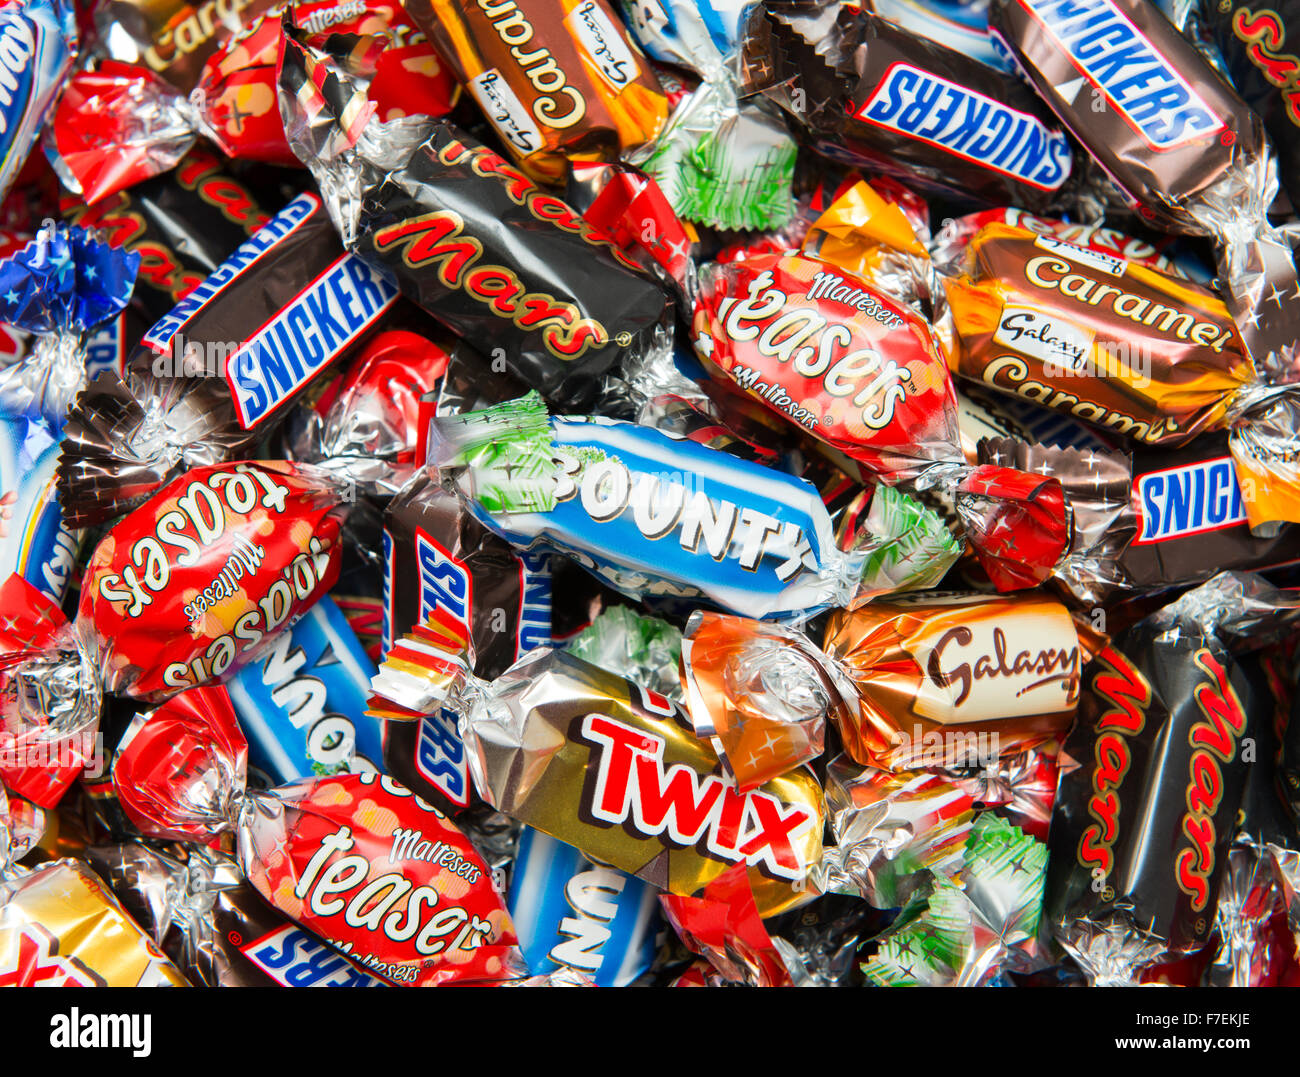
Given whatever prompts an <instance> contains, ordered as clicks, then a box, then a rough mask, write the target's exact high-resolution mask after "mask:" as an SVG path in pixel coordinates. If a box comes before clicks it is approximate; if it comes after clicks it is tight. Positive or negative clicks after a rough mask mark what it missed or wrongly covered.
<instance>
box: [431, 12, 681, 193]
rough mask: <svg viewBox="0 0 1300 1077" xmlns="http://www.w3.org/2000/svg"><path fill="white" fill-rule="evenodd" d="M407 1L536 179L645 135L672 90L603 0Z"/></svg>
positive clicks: (661, 116)
mask: <svg viewBox="0 0 1300 1077" xmlns="http://www.w3.org/2000/svg"><path fill="white" fill-rule="evenodd" d="M406 10H407V12H408V13H409V14H410V16H411V18H412V19H414V20H415V22H416V25H418V26H419V27H420V28H421V29H422V30H424V31H425V33H427V34H428V35H429V38H430V40H431V41H433V42H434V44H435V45H436V46H437V47H438V49H439V50H440V51H441V52H442V54H443V55H444V56H446V57H447V59H448V61H449V62H450V63H451V64H452V66H453V68H454V69H455V71H456V75H457V77H458V78H459V79H460V81H461V82H463V83H464V84H465V86H466V88H467V89H468V90H469V92H470V95H471V96H472V97H474V99H475V100H476V101H477V102H478V103H479V105H480V107H481V108H482V109H483V112H484V115H486V116H487V118H488V120H489V121H491V123H492V126H493V127H495V128H496V131H497V134H498V135H500V136H501V140H502V142H503V143H504V144H505V145H506V146H507V147H508V148H509V149H510V151H511V153H512V154H513V155H514V157H515V159H516V160H517V161H518V162H519V163H520V164H521V165H522V166H523V167H524V169H525V171H527V172H528V174H529V175H530V176H531V177H532V178H533V179H535V180H538V181H542V182H550V183H558V182H561V181H563V180H564V178H565V176H566V173H567V171H568V160H586V161H613V160H617V159H618V157H619V155H620V153H621V152H622V151H623V150H626V149H631V148H632V147H634V146H638V145H640V144H641V143H644V142H648V141H650V140H651V139H652V138H654V137H655V135H657V134H658V133H659V130H660V128H662V127H663V124H664V121H665V120H666V119H667V118H668V99H667V97H666V96H665V95H664V92H663V90H661V89H660V87H659V82H658V80H657V79H656V78H655V76H654V72H653V71H651V69H650V64H649V62H648V61H647V60H646V57H645V56H644V55H643V54H642V53H641V50H640V49H639V48H637V46H636V45H635V44H634V43H633V41H632V40H631V38H630V37H629V35H628V34H627V31H626V30H625V29H624V28H623V24H622V21H621V20H620V19H619V17H618V16H617V15H615V14H614V13H613V11H611V10H610V8H609V6H608V4H606V3H605V0H482V2H477V3H476V2H473V0H410V2H408V3H407V5H406Z"/></svg>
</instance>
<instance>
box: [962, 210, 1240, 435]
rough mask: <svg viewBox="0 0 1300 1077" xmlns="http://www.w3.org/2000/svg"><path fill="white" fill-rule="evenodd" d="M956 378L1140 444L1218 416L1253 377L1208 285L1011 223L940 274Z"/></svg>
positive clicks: (1218, 424) (987, 232)
mask: <svg viewBox="0 0 1300 1077" xmlns="http://www.w3.org/2000/svg"><path fill="white" fill-rule="evenodd" d="M944 283H945V288H946V291H947V295H948V302H949V304H950V306H951V309H952V317H953V322H954V326H955V329H956V334H957V340H958V348H957V355H956V369H957V372H958V373H959V374H961V375H962V376H963V377H966V378H970V379H972V380H973V381H979V382H982V383H984V384H985V385H988V386H990V387H991V388H994V389H997V390H999V391H1001V392H1005V393H1011V394H1015V395H1017V396H1019V397H1021V398H1022V399H1025V400H1029V401H1032V402H1033V403H1035V404H1041V405H1043V406H1045V407H1050V408H1052V409H1054V410H1056V411H1061V412H1064V413H1066V414H1069V415H1072V416H1074V417H1075V418H1078V419H1082V420H1084V421H1085V422H1088V423H1091V424H1092V425H1094V426H1097V427H1099V428H1101V429H1102V430H1104V431H1107V432H1109V433H1112V434H1122V435H1125V436H1127V437H1129V438H1132V439H1134V440H1135V441H1138V442H1145V443H1146V444H1150V445H1164V446H1174V445H1179V444H1182V443H1184V442H1186V441H1187V440H1189V439H1190V438H1192V437H1194V436H1196V435H1197V434H1199V433H1201V432H1203V431H1206V430H1215V429H1221V428H1223V426H1224V425H1225V423H1226V420H1227V416H1228V412H1229V408H1230V405H1231V403H1232V401H1233V398H1234V395H1235V394H1237V393H1238V392H1239V391H1240V390H1242V389H1243V388H1245V387H1246V386H1248V385H1251V384H1253V383H1255V382H1256V381H1257V375H1256V371H1255V368H1254V366H1253V364H1252V363H1251V360H1250V359H1249V357H1248V356H1247V354H1246V351H1245V348H1244V345H1243V344H1242V341H1241V338H1240V336H1239V335H1238V333H1237V329H1236V326H1235V325H1234V323H1233V320H1232V317H1231V315H1230V314H1229V313H1228V309H1227V307H1226V306H1225V305H1224V303H1223V301H1222V300H1221V299H1220V298H1219V297H1218V296H1217V295H1216V294H1215V293H1214V292H1212V291H1210V290H1209V289H1208V288H1204V287H1202V286H1201V285H1198V284H1194V283H1192V282H1190V281H1186V280H1179V279H1176V278H1173V277H1169V276H1166V275H1164V274H1162V273H1160V272H1159V271H1158V270H1155V269H1151V268H1149V267H1147V266H1142V265H1137V264H1135V263H1132V262H1126V261H1124V260H1123V259H1121V258H1113V257H1110V256H1108V255H1104V254H1101V253H1098V252H1094V251H1090V250H1087V249H1085V248H1082V247H1076V246H1074V245H1073V244H1069V243H1062V242H1060V241H1059V240H1055V239H1051V238H1050V237H1045V236H1036V235H1034V234H1033V233H1032V232H1029V231H1026V230H1025V229H1021V228H1016V227H1013V226H1011V225H1003V224H992V225H989V226H988V227H986V228H984V229H982V230H981V231H980V232H979V234H978V235H977V236H976V237H975V238H974V239H973V240H972V241H971V244H970V247H969V248H968V250H967V260H966V264H965V266H964V271H963V273H962V275H961V276H959V277H956V278H950V279H948V280H946V281H945V282H944Z"/></svg>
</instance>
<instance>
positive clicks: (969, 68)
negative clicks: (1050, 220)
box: [743, 0, 1072, 210]
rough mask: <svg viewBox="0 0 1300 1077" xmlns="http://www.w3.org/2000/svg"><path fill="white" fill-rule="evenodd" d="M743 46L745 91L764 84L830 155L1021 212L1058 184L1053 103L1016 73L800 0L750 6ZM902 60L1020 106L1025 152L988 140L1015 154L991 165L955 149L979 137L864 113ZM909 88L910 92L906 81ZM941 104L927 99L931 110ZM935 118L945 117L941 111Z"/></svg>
mask: <svg viewBox="0 0 1300 1077" xmlns="http://www.w3.org/2000/svg"><path fill="white" fill-rule="evenodd" d="M743 55H744V89H745V91H746V92H749V93H757V92H762V93H763V94H764V95H765V96H767V97H768V98H769V99H771V100H772V101H773V102H775V103H776V104H777V105H779V106H780V107H781V108H782V109H784V110H785V111H786V112H787V113H788V115H789V116H790V118H791V119H792V120H793V121H794V122H795V123H796V124H798V125H799V126H800V127H802V128H803V129H804V131H805V132H806V133H807V135H808V140H809V142H810V144H811V146H812V148H813V149H815V150H817V151H818V152H819V153H821V154H823V155H824V156H826V157H829V158H830V159H832V160H834V161H837V162H848V163H850V164H853V165H855V166H858V167H863V168H868V169H871V170H873V171H881V172H886V173H888V174H890V175H893V176H896V177H897V178H899V179H901V180H903V181H904V182H906V183H909V184H916V183H921V184H924V185H926V186H927V187H930V188H932V189H937V190H940V191H943V192H945V193H948V194H952V195H955V196H956V197H958V198H961V199H967V200H968V199H971V198H976V199H979V200H981V201H984V202H988V203H991V204H994V205H1015V206H1023V207H1025V208H1027V209H1030V210H1044V209H1046V208H1047V207H1048V206H1049V205H1051V204H1052V202H1053V200H1054V199H1055V198H1056V196H1057V194H1058V193H1059V192H1060V191H1061V189H1062V187H1063V186H1064V185H1065V184H1066V183H1067V182H1068V178H1069V175H1070V171H1071V164H1072V160H1071V148H1070V146H1069V144H1068V142H1067V141H1066V139H1065V137H1064V135H1063V134H1062V132H1061V130H1060V128H1059V127H1058V126H1057V125H1056V124H1055V123H1054V122H1053V119H1052V116H1051V113H1050V112H1048V110H1047V109H1046V108H1044V107H1043V104H1042V102H1041V101H1039V100H1038V98H1037V97H1036V96H1035V95H1034V94H1033V93H1031V92H1029V91H1028V90H1027V89H1026V87H1025V86H1024V85H1023V84H1022V83H1021V82H1020V81H1019V80H1018V79H1017V78H1015V76H1013V75H1009V74H1006V73H1004V72H1001V71H996V70H994V69H993V68H991V67H988V66H987V65H985V64H982V63H980V62H979V61H978V60H974V59H971V58H970V57H968V56H966V55H964V54H962V53H961V52H958V51H957V50H955V49H950V48H948V47H947V46H945V45H942V44H940V43H938V42H936V41H931V40H929V39H927V38H923V37H918V36H917V35H915V34H911V33H909V32H907V31H906V30H904V29H903V28H902V27H900V26H898V25H897V24H896V23H894V22H892V21H890V20H889V19H886V18H884V17H882V16H880V15H876V14H873V13H872V12H869V11H862V10H860V9H858V8H856V7H852V6H848V5H838V4H833V3H821V2H819V3H808V2H806V0H777V2H769V3H765V4H761V5H755V8H754V11H753V12H752V13H751V15H750V16H749V22H748V24H747V25H746V30H745V47H744V54H743ZM900 66H902V67H906V68H909V69H911V71H912V72H920V73H923V74H925V75H927V76H934V77H935V78H939V79H942V80H944V81H946V82H948V83H951V84H953V85H955V86H957V87H959V88H960V89H961V90H962V91H965V92H967V93H976V94H979V95H981V96H982V97H983V98H986V99H988V101H990V102H996V103H997V105H1000V106H1004V107H1006V108H1008V109H1010V110H1014V112H1016V113H1019V114H1020V116H1019V117H1017V118H1016V119H1015V121H1014V124H1017V125H1019V127H1020V130H1021V131H1022V132H1024V131H1027V130H1029V129H1031V128H1032V129H1034V130H1035V131H1036V137H1035V138H1034V139H1033V140H1032V147H1031V148H1029V149H1027V150H1025V149H1024V146H1025V145H1026V144H1027V143H1026V140H1025V138H1024V136H1023V134H1022V136H1021V146H1022V150H1023V152H1022V150H1017V151H1016V152H1015V153H1011V152H1010V151H1007V150H1001V151H999V150H998V149H993V148H990V152H989V153H988V156H989V157H991V158H993V159H994V160H999V159H1004V158H1007V159H1009V158H1016V157H1019V158H1023V159H1022V160H1021V161H1019V162H1018V163H1017V165H1016V167H1015V168H1011V167H1007V168H998V167H993V166H991V165H990V164H986V163H984V162H982V161H980V160H979V159H977V158H976V157H975V156H972V155H971V154H969V153H967V152H964V151H965V150H966V149H967V148H969V147H971V146H973V145H974V144H975V143H976V142H978V141H979V139H978V138H973V137H970V136H967V137H965V138H960V137H958V138H951V139H950V143H951V144H950V145H944V144H943V143H942V141H941V140H936V139H934V138H927V137H920V136H919V135H911V134H905V133H903V131H902V130H901V129H900V128H899V126H898V125H896V124H885V123H878V122H872V121H868V120H867V119H865V118H863V116H864V113H865V112H866V111H867V106H868V104H869V103H870V102H872V101H873V100H875V99H876V98H877V97H878V96H882V95H883V96H888V95H889V94H891V93H893V94H894V95H895V96H899V90H898V88H897V87H896V86H892V85H891V77H892V76H893V73H895V72H896V69H898V68H899V67H900ZM912 92H913V95H914V96H920V95H919V94H917V92H916V90H915V89H914V88H913V90H912ZM941 107H942V106H940V105H938V104H936V103H933V102H932V103H931V111H932V112H935V113H937V112H938V111H939V110H940V108H941ZM989 107H996V106H989ZM986 115H987V108H986ZM1034 125H1037V127H1035V126H1034ZM927 126H929V125H928V123H927ZM937 126H938V127H940V128H949V127H951V126H952V124H951V122H950V120H949V119H945V120H943V121H942V122H941V123H939V124H938V125H937ZM977 126H978V125H977ZM990 127H991V128H992V127H995V125H990ZM1008 128H1012V129H1014V127H1013V124H1010V123H1009V124H1006V125H1004V126H1003V129H1002V133H1003V135H1005V132H1006V130H1007V129H1008Z"/></svg>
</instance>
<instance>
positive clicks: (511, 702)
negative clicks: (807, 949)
mask: <svg viewBox="0 0 1300 1077" xmlns="http://www.w3.org/2000/svg"><path fill="white" fill-rule="evenodd" d="M374 688H375V697H374V698H372V700H371V709H370V711H369V712H368V713H371V714H374V715H376V716H378V717H384V718H393V717H397V718H402V717H409V716H410V715H411V714H412V713H418V712H419V710H420V709H421V708H424V709H432V708H433V707H435V706H440V705H443V704H444V703H445V704H446V705H447V706H448V707H449V708H451V709H453V710H456V711H458V712H459V713H460V714H461V715H462V718H461V726H462V729H463V730H464V733H465V740H466V747H467V749H468V754H469V761H470V772H471V774H472V775H473V777H474V784H475V786H476V787H477V788H478V790H479V792H480V793H481V794H482V795H483V797H484V799H486V800H487V801H488V802H489V803H491V804H492V805H493V807H495V808H496V809H497V810H499V811H503V812H505V813H507V814H508V815H510V816H512V817H513V818H515V819H518V820H520V821H521V822H523V823H526V824H527V825H529V826H532V827H535V828H536V829H538V830H540V831H542V832H543V833H545V834H549V835H551V836H552V837H554V838H557V839H559V840H560V841H564V842H567V843H569V844H570V845H575V846H577V847H578V848H579V849H580V850H582V852H583V854H584V855H585V856H587V857H589V858H590V859H592V860H593V861H597V862H600V863H605V864H609V865H611V866H613V867H616V868H618V869H619V870H621V871H626V872H628V873H630V874H633V875H636V876H638V877H639V878H642V879H644V880H646V881H647V882H649V883H653V884H654V885H655V886H658V887H660V888H662V889H665V890H668V891H670V892H672V893H674V894H682V895H690V894H694V893H696V892H697V891H699V890H700V889H701V888H703V887H705V886H706V885H707V884H708V883H709V882H710V881H711V880H713V879H716V878H717V877H718V876H719V875H721V874H722V873H723V872H725V871H727V870H728V869H729V868H732V867H735V866H736V865H741V864H743V865H745V866H746V869H747V874H748V876H749V880H750V882H751V884H752V886H753V890H754V896H755V900H756V902H757V903H758V907H759V909H760V911H762V912H763V914H764V915H771V914H773V913H776V912H778V911H780V910H782V909H785V908H789V907H791V906H793V905H794V904H796V903H798V901H800V900H801V895H802V892H803V887H804V884H805V881H806V878H807V875H808V872H809V869H810V868H811V867H812V866H813V865H815V864H816V863H817V862H818V861H819V860H820V858H821V852H822V824H823V821H824V820H823V807H822V797H821V789H820V787H819V786H818V784H817V781H816V779H815V778H814V776H813V775H812V773H811V772H810V771H808V770H806V769H798V770H795V771H791V772H789V773H786V774H782V775H780V776H779V777H775V778H772V779H770V780H769V781H767V782H765V783H764V784H762V785H761V786H760V787H759V788H756V789H751V790H749V791H747V792H741V791H739V790H738V789H737V787H736V784H735V782H734V781H732V780H730V779H729V778H726V777H724V776H723V774H722V773H721V770H722V768H721V765H720V763H719V760H718V757H717V756H716V755H715V754H714V752H713V751H712V750H711V749H710V747H709V745H708V744H707V743H706V742H705V741H703V740H701V739H699V737H698V736H697V735H696V732H695V730H694V729H693V727H692V725H691V722H690V720H689V718H688V717H687V716H686V714H685V713H684V712H683V711H682V710H681V708H680V707H679V706H677V704H675V703H673V702H672V701H671V700H669V699H668V698H667V697H666V696H662V695H660V694H659V693H657V692H653V691H651V690H649V689H647V688H644V687H642V686H641V685H638V684H636V683H634V682H632V681H628V680H625V679H624V678H622V677H619V676H617V675H615V674H612V673H608V672H606V671H605V670H602V669H600V668H598V667H596V666H593V665H591V664H590V663H588V662H585V661H583V660H582V659H580V658H577V657H575V656H574V655H571V654H568V653H566V652H563V651H553V650H550V649H547V648H542V649H539V650H536V651H533V652H531V653H530V654H528V655H526V656H525V657H524V658H523V659H521V660H520V661H519V662H517V663H516V664H515V665H513V666H512V667H511V668H510V669H508V670H507V671H506V672H505V673H504V674H503V675H502V676H501V677H498V678H497V679H496V680H495V681H493V682H491V683H488V682H484V681H481V680H479V679H478V678H475V677H473V676H472V675H471V674H469V673H468V671H467V670H466V668H465V665H464V662H463V660H462V659H461V658H460V657H459V656H457V655H456V654H454V653H452V652H450V651H448V650H446V649H445V648H444V647H442V646H440V645H439V640H438V637H437V635H436V633H435V632H433V631H429V630H417V632H415V633H413V634H412V635H411V636H408V637H407V638H406V639H404V640H402V641H400V642H399V644H398V645H397V646H396V647H395V648H394V649H393V652H392V653H391V654H390V656H389V658H388V661H387V662H385V663H384V666H383V667H382V668H381V669H380V672H379V676H378V677H377V678H376V679H375V681H374Z"/></svg>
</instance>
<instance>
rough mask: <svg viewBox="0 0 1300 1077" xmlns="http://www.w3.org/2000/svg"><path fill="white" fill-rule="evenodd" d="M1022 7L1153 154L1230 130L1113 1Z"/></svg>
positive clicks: (1066, 0) (1063, 0)
mask: <svg viewBox="0 0 1300 1077" xmlns="http://www.w3.org/2000/svg"><path fill="white" fill-rule="evenodd" d="M1019 2H1020V4H1021V5H1022V6H1023V7H1024V8H1025V10H1026V11H1028V12H1029V13H1030V14H1032V15H1033V16H1034V17H1035V18H1036V19H1037V21H1038V23H1039V24H1040V25H1041V27H1042V28H1043V30H1044V31H1045V32H1046V33H1047V35H1048V36H1049V37H1051V38H1052V39H1053V40H1054V41H1055V42H1056V43H1057V45H1058V46H1059V47H1060V48H1061V49H1062V50H1063V51H1064V52H1065V53H1066V54H1067V55H1068V56H1069V57H1070V59H1071V61H1072V62H1073V64H1074V66H1075V68H1076V69H1077V70H1078V72H1079V74H1080V75H1082V76H1083V78H1084V79H1085V80H1086V81H1087V82H1088V83H1090V84H1091V85H1092V86H1093V87H1095V88H1096V89H1097V90H1098V91H1100V92H1101V93H1102V94H1103V95H1104V96H1105V98H1106V102H1107V104H1108V105H1109V106H1111V107H1113V108H1114V109H1115V110H1116V111H1117V112H1118V113H1119V114H1120V115H1121V116H1123V117H1124V119H1125V121H1126V122H1127V123H1128V124H1129V126H1130V127H1132V128H1133V130H1134V131H1136V132H1137V133H1138V134H1139V135H1140V136H1141V137H1142V138H1143V139H1144V140H1145V141H1146V143H1147V144H1148V145H1149V146H1150V147H1151V148H1152V149H1155V150H1169V149H1173V148H1174V147H1175V146H1180V145H1183V144H1184V143H1186V142H1193V141H1196V140H1198V139H1203V138H1206V137H1207V136H1210V135H1214V134H1216V133H1217V132H1219V131H1221V130H1223V128H1224V127H1225V123H1224V121H1223V120H1222V119H1221V118H1220V117H1219V116H1217V115H1215V113H1214V111H1213V110H1212V109H1211V108H1210V106H1209V105H1208V104H1206V102H1205V99H1204V98H1203V97H1202V96H1201V95H1200V94H1199V93H1197V91H1196V89H1195V88H1194V87H1193V86H1192V84H1191V83H1190V82H1188V81H1187V79H1185V78H1184V77H1183V75H1182V74H1181V73H1180V72H1179V70H1178V69H1177V67H1175V66H1174V64H1172V63H1171V62H1170V61H1169V60H1168V59H1167V58H1166V57H1164V56H1163V55H1161V53H1160V52H1159V51H1158V50H1157V49H1156V47H1155V46H1154V45H1153V44H1152V43H1151V42H1150V41H1148V40H1147V38H1146V37H1145V36H1143V34H1142V32H1141V31H1140V30H1139V29H1138V28H1137V27H1136V26H1135V25H1134V24H1133V22H1132V20H1130V19H1129V18H1128V16H1127V15H1125V14H1124V13H1123V12H1121V11H1119V10H1118V9H1117V8H1116V7H1115V6H1114V5H1113V4H1112V3H1111V2H1110V0H1019ZM1057 90H1058V92H1062V89H1061V87H1057ZM1067 96H1068V95H1067Z"/></svg>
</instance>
